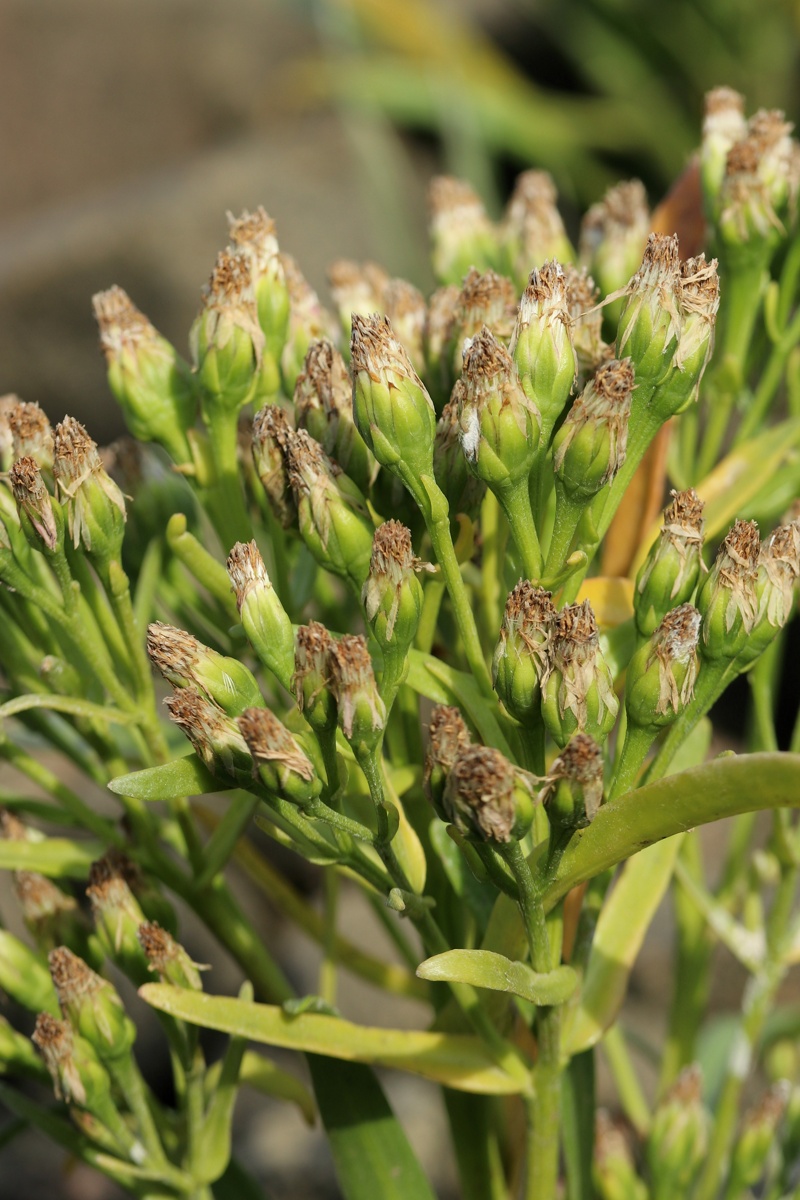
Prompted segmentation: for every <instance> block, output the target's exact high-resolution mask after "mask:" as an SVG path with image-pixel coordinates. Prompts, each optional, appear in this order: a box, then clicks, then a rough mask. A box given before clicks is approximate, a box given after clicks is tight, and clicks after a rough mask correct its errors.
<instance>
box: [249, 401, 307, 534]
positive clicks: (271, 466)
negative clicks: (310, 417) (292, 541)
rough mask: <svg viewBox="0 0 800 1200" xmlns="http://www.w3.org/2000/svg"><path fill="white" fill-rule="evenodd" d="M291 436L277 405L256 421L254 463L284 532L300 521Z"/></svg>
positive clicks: (265, 409)
mask: <svg viewBox="0 0 800 1200" xmlns="http://www.w3.org/2000/svg"><path fill="white" fill-rule="evenodd" d="M291 436H292V427H291V425H290V424H289V419H288V417H287V416H286V413H285V411H284V410H283V409H282V408H281V407H280V405H278V404H265V405H264V407H263V408H261V409H259V411H258V412H257V413H256V415H255V417H254V418H253V443H252V449H253V463H254V464H255V468H256V473H257V474H258V477H259V479H260V480H261V483H262V485H263V487H264V491H265V492H266V494H267V500H268V501H269V505H270V508H271V509H272V511H273V513H274V514H275V517H276V519H277V520H278V521H279V522H280V524H281V525H282V526H283V528H284V529H290V528H291V527H292V525H294V524H295V522H296V520H297V506H296V505H295V502H294V496H293V495H292V489H291V488H290V486H289V471H288V467H287V462H286V451H287V447H288V445H289V439H290V438H291Z"/></svg>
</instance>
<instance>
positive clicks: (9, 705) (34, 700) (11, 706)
mask: <svg viewBox="0 0 800 1200" xmlns="http://www.w3.org/2000/svg"><path fill="white" fill-rule="evenodd" d="M35 708H46V709H48V710H49V711H51V712H61V713H68V714H69V715H70V716H71V717H88V718H89V719H90V720H92V721H111V722H113V723H114V724H115V725H133V724H135V723H136V722H137V721H138V720H139V714H138V713H128V712H122V711H121V710H120V709H118V708H112V707H111V706H110V705H105V704H93V703H92V701H91V700H82V699H81V698H80V697H78V696H54V695H51V694H50V693H49V692H31V693H30V694H29V695H26V696H15V697H14V699H13V700H7V701H6V702H5V704H0V720H3V719H5V718H7V717H15V716H16V715H17V714H18V713H23V712H30V711H31V710H32V709H35Z"/></svg>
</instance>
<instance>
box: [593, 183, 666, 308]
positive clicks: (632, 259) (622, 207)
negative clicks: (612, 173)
mask: <svg viewBox="0 0 800 1200" xmlns="http://www.w3.org/2000/svg"><path fill="white" fill-rule="evenodd" d="M650 228H651V225H650V210H649V208H648V205H647V193H646V192H645V189H644V184H643V183H641V182H640V181H639V180H638V179H630V180H628V181H627V182H625V183H618V184H615V186H614V187H611V188H609V189H608V191H607V192H606V194H605V196H604V197H603V199H602V200H600V201H598V203H597V204H593V205H592V207H591V208H590V209H589V210H588V212H587V213H586V215H585V216H584V218H583V220H582V221H581V234H580V246H579V248H580V260H581V262H582V263H585V264H586V266H587V267H588V269H589V271H591V273H592V275H593V276H594V278H595V279H596V280H597V283H598V284H599V286H600V290H601V292H602V293H603V295H604V296H609V295H610V294H611V293H612V292H616V291H619V289H620V288H624V287H625V285H626V284H627V282H628V280H629V279H630V277H631V276H632V275H633V274H634V272H635V271H636V269H637V267H638V266H639V264H640V262H641V261H642V251H643V250H644V247H645V245H646V243H647V235H648V234H649V232H650Z"/></svg>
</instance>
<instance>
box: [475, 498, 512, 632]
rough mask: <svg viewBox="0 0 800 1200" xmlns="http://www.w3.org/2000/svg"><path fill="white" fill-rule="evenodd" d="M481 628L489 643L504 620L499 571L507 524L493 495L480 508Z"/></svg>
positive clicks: (484, 500)
mask: <svg viewBox="0 0 800 1200" xmlns="http://www.w3.org/2000/svg"><path fill="white" fill-rule="evenodd" d="M480 529H481V539H482V553H481V591H480V605H481V609H480V615H481V628H482V630H483V635H484V637H485V638H486V640H487V641H488V642H489V643H491V642H492V641H494V639H495V638H496V637H497V631H498V629H499V628H500V622H501V621H502V618H503V601H502V596H501V592H502V570H503V563H504V560H505V553H504V552H505V536H506V534H507V531H508V526H507V524H506V522H504V521H503V520H502V519H501V516H500V505H499V504H498V501H497V497H496V496H495V494H494V492H487V493H486V495H485V497H484V499H483V503H482V504H481V515H480Z"/></svg>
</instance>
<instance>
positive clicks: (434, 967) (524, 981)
mask: <svg viewBox="0 0 800 1200" xmlns="http://www.w3.org/2000/svg"><path fill="white" fill-rule="evenodd" d="M417 974H418V975H419V977H420V978H421V979H428V980H430V981H437V982H438V981H440V980H441V981H443V982H447V983H471V984H472V985H473V987H481V988H488V989H489V990H490V991H492V992H511V993H512V995H514V996H521V997H522V999H523V1000H529V1001H530V1003H531V1004H537V1005H553V1004H564V1003H565V1001H567V1000H569V998H570V996H571V995H572V993H573V992H574V991H575V985H576V984H577V982H578V977H577V975H576V973H575V971H574V970H573V969H572V967H556V969H555V970H554V971H548V972H547V974H544V975H540V974H538V973H537V972H536V971H534V970H532V969H531V968H530V967H529V966H528V965H527V964H526V963H521V962H514V961H513V960H512V959H510V958H506V957H505V955H503V954H495V953H494V952H493V951H491V950H446V951H445V952H444V954H434V955H433V957H432V958H426V959H425V962H423V963H420V965H419V966H418V967H417Z"/></svg>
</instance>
